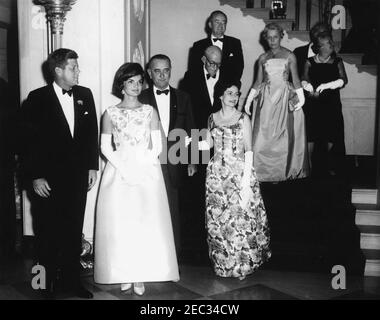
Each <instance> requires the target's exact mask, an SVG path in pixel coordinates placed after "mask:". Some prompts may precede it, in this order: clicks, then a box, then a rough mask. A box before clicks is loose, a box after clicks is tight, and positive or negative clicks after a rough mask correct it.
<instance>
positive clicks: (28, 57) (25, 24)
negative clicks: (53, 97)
mask: <svg viewBox="0 0 380 320" xmlns="http://www.w3.org/2000/svg"><path fill="white" fill-rule="evenodd" d="M109 4H110V1H109V0H81V1H77V3H76V4H75V5H74V7H73V9H72V11H70V12H69V13H68V14H67V20H66V23H65V29H64V36H63V46H64V47H68V48H71V49H73V50H75V51H76V52H77V53H78V55H79V60H78V61H79V66H80V69H81V75H80V85H83V86H86V87H89V88H91V90H92V92H93V94H94V99H95V104H96V107H97V113H98V117H99V118H100V115H101V114H102V112H103V111H104V110H105V109H106V108H107V107H108V106H110V105H112V104H114V103H115V102H116V101H117V99H116V98H114V97H113V96H112V95H111V94H110V92H111V87H112V81H113V76H114V74H115V72H116V70H117V68H118V67H119V66H120V65H121V64H122V63H124V49H125V48H124V27H125V23H124V0H112V6H110V5H109ZM39 8H40V7H37V6H34V5H33V4H32V1H31V0H30V1H29V0H28V1H27V0H18V15H19V38H20V85H21V100H22V101H23V100H24V99H25V98H26V97H27V95H28V93H29V92H30V91H31V90H33V89H36V88H38V87H40V86H43V85H45V83H44V80H43V77H42V74H41V65H42V63H43V62H44V61H45V60H46V58H47V54H48V52H47V37H46V29H45V27H44V23H45V17H44V13H43V12H40V13H39V12H38V11H39V10H40V9H39ZM99 178H100V174H99ZM98 182H99V179H98ZM97 189H98V185H97V186H96V187H94V189H93V190H91V191H90V192H89V194H88V201H87V208H86V216H85V224H84V233H85V236H86V238H87V239H89V240H92V238H93V228H94V209H95V200H96V195H97ZM24 211H25V214H26V217H25V221H26V226H24V232H25V234H27V235H28V234H32V230H31V220H30V215H29V203H28V201H25V203H24Z"/></svg>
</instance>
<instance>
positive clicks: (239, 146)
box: [200, 82, 271, 280]
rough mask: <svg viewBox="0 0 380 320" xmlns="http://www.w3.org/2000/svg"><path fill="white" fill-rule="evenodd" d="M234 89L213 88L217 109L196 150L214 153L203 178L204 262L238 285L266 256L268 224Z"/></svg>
mask: <svg viewBox="0 0 380 320" xmlns="http://www.w3.org/2000/svg"><path fill="white" fill-rule="evenodd" d="M239 88H240V83H234V82H230V83H218V84H217V85H216V86H215V97H216V99H217V98H218V99H220V101H221V105H222V108H221V110H220V111H218V112H216V113H214V114H212V115H211V116H210V118H209V126H208V137H207V142H205V145H203V147H202V145H201V146H200V148H201V149H207V148H208V147H212V146H213V147H214V156H213V158H212V159H211V160H210V162H209V164H208V167H207V176H206V227H207V230H208V236H207V243H208V247H209V257H210V259H211V261H212V263H213V266H214V271H215V273H216V274H217V275H218V276H221V277H238V278H240V279H241V280H242V279H244V278H245V276H247V275H249V274H251V273H253V272H254V271H255V270H256V269H257V268H258V267H259V266H260V265H262V264H263V263H264V262H265V261H266V260H267V259H268V258H269V257H270V255H271V253H270V249H269V227H268V220H267V216H266V211H265V207H264V203H263V200H262V197H261V194H260V187H259V182H258V180H257V178H256V173H255V170H254V168H253V166H252V157H253V155H252V144H251V135H252V131H251V126H250V120H249V117H248V116H247V115H245V114H243V113H241V112H239V111H237V110H236V108H235V107H236V105H237V103H238V101H239V95H240V93H239ZM200 144H202V142H201V143H200Z"/></svg>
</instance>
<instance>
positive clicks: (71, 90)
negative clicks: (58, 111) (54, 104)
mask: <svg viewBox="0 0 380 320" xmlns="http://www.w3.org/2000/svg"><path fill="white" fill-rule="evenodd" d="M66 93H67V94H68V95H69V96H70V97H71V96H72V95H73V89H70V90H65V89H62V94H63V95H65V94H66Z"/></svg>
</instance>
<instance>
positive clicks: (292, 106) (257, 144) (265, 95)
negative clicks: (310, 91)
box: [245, 23, 308, 182]
mask: <svg viewBox="0 0 380 320" xmlns="http://www.w3.org/2000/svg"><path fill="white" fill-rule="evenodd" d="M263 37H264V39H265V40H266V41H267V43H268V46H269V50H268V51H267V52H265V53H263V54H262V55H261V56H260V57H259V61H258V74H257V79H256V81H255V83H254V85H253V87H252V89H251V90H250V93H249V95H248V99H247V102H246V104H245V111H246V113H247V114H250V110H249V109H250V106H251V103H252V101H253V102H254V103H253V111H252V129H253V136H252V141H253V153H254V159H253V165H254V167H255V169H256V173H257V176H258V178H259V181H260V182H279V181H285V180H289V179H298V178H305V177H306V176H307V175H308V157H307V141H306V133H305V119H304V114H303V111H302V109H301V108H302V106H303V104H304V103H305V97H304V93H303V89H302V87H301V83H300V80H299V77H298V72H297V61H296V57H295V55H294V54H293V53H292V52H291V51H289V50H288V49H286V48H283V47H281V39H282V37H283V30H282V28H281V27H280V26H279V25H277V24H275V23H270V24H268V25H267V26H266V27H265V29H264V31H263ZM289 74H291V76H292V79H293V85H291V84H290V83H289V82H288V78H289ZM294 88H295V89H294Z"/></svg>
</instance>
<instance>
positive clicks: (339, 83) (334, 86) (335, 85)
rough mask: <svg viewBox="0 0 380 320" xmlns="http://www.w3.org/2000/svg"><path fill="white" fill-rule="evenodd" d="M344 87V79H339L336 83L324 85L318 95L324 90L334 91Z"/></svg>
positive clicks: (319, 88)
mask: <svg viewBox="0 0 380 320" xmlns="http://www.w3.org/2000/svg"><path fill="white" fill-rule="evenodd" d="M343 86H344V81H343V80H342V79H338V80H335V81H331V82H327V83H322V84H321V85H320V86H319V87H318V88H317V90H316V91H317V92H318V93H321V92H322V91H323V90H326V89H331V90H334V89H338V88H341V87H343Z"/></svg>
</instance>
